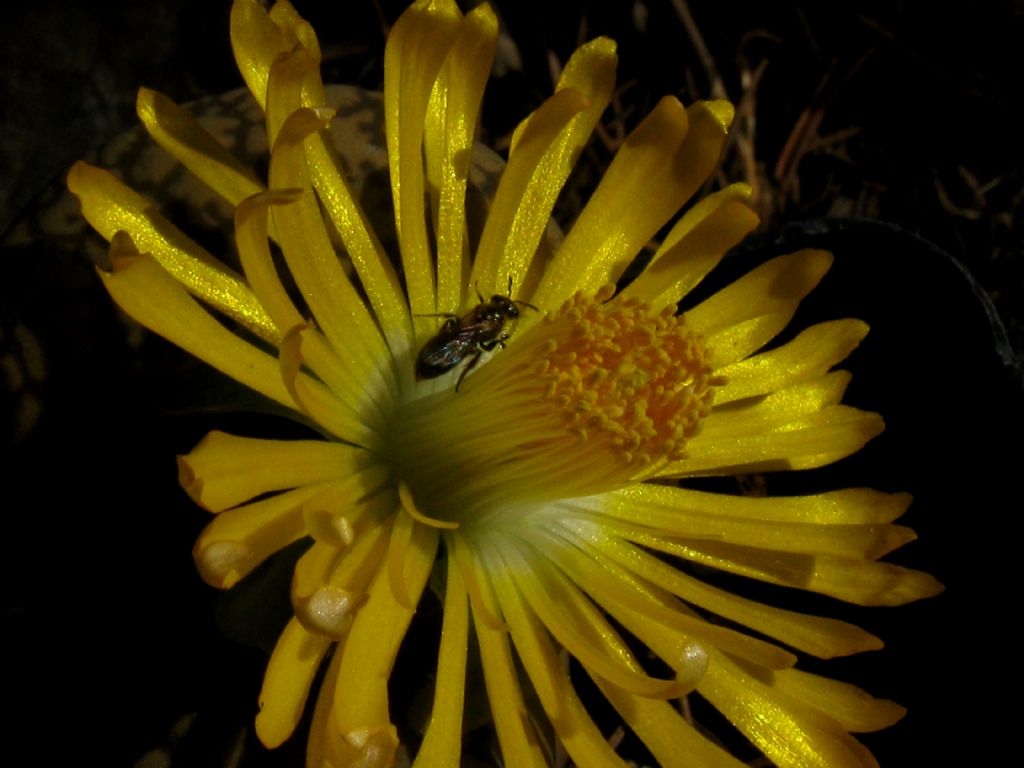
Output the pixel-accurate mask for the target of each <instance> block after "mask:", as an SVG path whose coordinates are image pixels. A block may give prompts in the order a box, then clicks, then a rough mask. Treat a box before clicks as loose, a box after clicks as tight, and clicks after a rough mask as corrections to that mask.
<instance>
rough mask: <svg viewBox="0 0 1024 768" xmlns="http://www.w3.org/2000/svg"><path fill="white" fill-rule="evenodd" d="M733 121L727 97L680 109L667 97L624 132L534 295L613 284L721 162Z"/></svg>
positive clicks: (544, 299) (547, 302) (556, 300)
mask: <svg viewBox="0 0 1024 768" xmlns="http://www.w3.org/2000/svg"><path fill="white" fill-rule="evenodd" d="M731 122H732V106H731V105H729V104H727V103H726V102H698V103H697V104H694V105H693V106H691V107H690V108H689V109H684V108H683V105H682V104H680V103H679V101H678V100H677V99H675V98H674V97H671V96H667V97H665V98H664V99H662V100H661V101H660V102H659V103H658V106H657V107H655V109H654V110H653V111H652V112H651V113H650V114H649V115H648V116H647V117H645V118H644V120H643V122H641V123H640V125H638V126H637V127H636V129H635V130H634V131H633V132H632V133H631V134H630V135H629V137H628V138H627V139H626V141H625V143H624V144H623V145H622V147H621V148H620V149H619V151H618V153H616V155H615V159H614V160H612V163H611V165H610V166H609V167H608V170H607V171H606V172H605V174H604V177H603V178H602V179H601V183H600V184H599V185H598V187H597V189H596V190H595V191H594V194H593V195H592V196H591V198H590V201H589V202H588V203H587V206H586V207H585V208H584V209H583V212H582V213H581V214H580V216H579V218H578V219H577V220H576V223H575V224H573V227H572V229H571V230H570V232H569V234H568V235H567V236H566V238H565V242H564V243H562V247H561V248H560V249H559V251H558V254H557V255H556V256H555V259H554V261H553V262H552V263H551V265H550V266H549V267H548V269H547V271H546V272H545V275H544V280H543V282H542V283H541V286H540V288H539V289H538V291H537V293H536V294H534V296H533V302H534V303H536V304H537V306H539V307H541V308H543V309H551V308H553V307H554V306H556V305H558V304H561V302H562V301H564V300H565V299H567V298H569V296H571V295H572V294H573V293H575V292H576V291H584V292H594V291H596V290H597V289H598V288H600V287H601V286H603V285H606V284H608V283H614V282H615V281H616V280H617V279H618V278H619V277H620V276H621V275H622V273H623V271H624V270H625V268H626V267H627V266H628V265H629V263H630V262H631V261H632V260H633V258H634V257H635V256H636V255H637V254H638V253H639V252H640V249H641V248H642V247H643V246H644V245H645V244H646V243H647V241H648V240H650V239H651V238H652V237H654V235H655V234H656V233H657V231H658V230H659V229H661V227H662V226H664V225H665V223H666V222H668V220H669V219H670V218H671V217H672V216H673V215H675V214H676V212H677V211H678V210H679V209H680V208H681V207H682V205H683V203H685V202H686V201H687V200H688V199H689V198H690V196H691V195H693V193H694V192H696V191H697V189H698V188H699V187H700V185H701V184H702V183H703V182H704V179H706V178H707V176H708V174H710V173H711V171H712V169H713V168H714V166H715V163H717V162H718V156H719V153H720V152H721V148H722V145H723V143H724V142H725V134H726V131H727V130H728V127H729V124H730V123H731Z"/></svg>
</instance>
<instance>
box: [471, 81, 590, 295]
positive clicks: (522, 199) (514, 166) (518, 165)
mask: <svg viewBox="0 0 1024 768" xmlns="http://www.w3.org/2000/svg"><path fill="white" fill-rule="evenodd" d="M589 106H590V104H589V102H587V101H586V99H585V98H584V96H583V94H581V93H580V92H579V91H577V90H575V89H573V88H564V89H562V90H560V91H557V92H556V93H555V94H554V95H553V96H552V97H551V98H549V99H548V100H547V101H545V102H544V103H543V104H541V106H540V107H539V108H538V109H537V110H536V111H535V112H534V113H533V114H532V115H531V116H530V117H529V119H528V121H527V122H526V123H525V127H524V128H523V129H522V132H521V134H520V137H519V142H518V143H517V144H516V147H515V151H514V152H513V153H512V154H511V155H510V156H509V161H508V165H506V166H505V170H504V171H503V172H502V174H501V181H500V182H499V183H498V191H497V193H496V194H495V196H494V201H493V202H492V203H491V207H490V210H489V211H488V214H487V221H486V223H485V224H484V231H483V233H482V234H481V236H480V245H479V247H478V248H477V254H476V259H475V260H474V262H473V274H472V278H471V280H470V282H471V283H472V285H473V286H474V287H479V289H480V290H481V291H482V292H485V293H488V294H490V293H494V292H496V291H507V290H508V282H507V281H508V278H509V277H511V278H512V284H513V293H517V289H518V288H520V287H521V285H522V279H523V275H524V274H525V273H526V270H527V269H528V268H529V266H530V262H531V261H532V259H533V254H534V252H535V251H536V250H537V247H538V245H539V244H540V240H541V237H542V236H543V234H544V230H545V228H546V227H547V225H548V219H549V217H550V214H551V207H552V206H554V203H555V198H556V197H557V195H558V192H559V191H560V190H561V186H560V185H561V184H562V183H564V175H565V174H560V173H559V171H560V170H561V168H562V167H565V166H568V167H567V168H566V173H567V172H568V170H570V169H571V167H572V166H571V163H572V161H573V160H575V156H566V153H565V144H566V137H567V136H570V137H571V136H572V135H573V133H574V131H573V128H574V127H575V126H576V124H577V123H576V122H575V120H576V118H577V116H579V115H581V114H585V113H586V111H587V109H588V107H589ZM556 184H557V185H559V186H555V185H556Z"/></svg>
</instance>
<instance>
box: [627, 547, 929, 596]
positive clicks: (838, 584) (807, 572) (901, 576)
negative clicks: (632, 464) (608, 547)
mask: <svg viewBox="0 0 1024 768" xmlns="http://www.w3.org/2000/svg"><path fill="white" fill-rule="evenodd" d="M625 536H626V538H628V539H629V540H630V541H634V542H636V543H637V544H641V545H643V546H645V547H650V548H652V549H656V550H659V551H661V552H666V553H668V554H671V555H676V556H678V557H682V558H685V559H687V560H692V561H694V562H696V563H701V564H703V565H708V566H711V567H712V568H719V569H721V570H723V571H727V572H729V573H735V574H739V575H741V576H749V577H750V578H753V579H758V580H760V581H766V582H768V583H770V584H781V585H783V586H788V587H796V588H798V589H805V590H807V591H809V592H819V593H821V594H824V595H831V596H832V597H835V598H838V599H839V600H845V601H847V602H850V603H856V604H858V605H903V604H904V603H909V602H913V601H914V600H921V599H922V598H925V597H932V596H934V595H937V594H939V593H940V592H941V591H942V589H943V587H942V585H941V584H940V583H939V582H938V581H936V580H935V578H933V577H932V576H930V575H928V574H927V573H923V572H921V571H914V570H911V569H909V568H903V567H901V566H898V565H892V564H890V563H882V562H877V561H870V560H850V559H847V558H840V557H829V556H820V557H815V556H811V555H796V554H787V553H780V552H764V551H762V550H757V549H752V548H750V547H739V546H734V545H731V544H724V543H719V542H713V541H692V540H691V541H686V542H683V541H667V540H664V539H661V538H659V537H658V536H652V535H649V534H645V533H641V532H639V531H637V532H628V533H626V534H625Z"/></svg>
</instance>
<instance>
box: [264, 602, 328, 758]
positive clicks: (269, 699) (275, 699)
mask: <svg viewBox="0 0 1024 768" xmlns="http://www.w3.org/2000/svg"><path fill="white" fill-rule="evenodd" d="M330 645H331V641H330V640H329V639H328V638H326V637H323V636H322V635H314V634H312V633H311V632H309V631H308V630H307V629H306V628H305V627H303V626H302V625H301V624H300V623H299V620H298V619H292V620H291V621H289V622H288V624H287V626H285V628H284V632H282V633H281V636H280V637H279V638H278V639H277V644H276V645H275V646H274V652H273V653H272V654H271V655H270V661H269V662H267V671H266V674H265V675H264V677H263V687H262V688H261V689H260V699H259V701H260V711H259V714H257V715H256V736H257V737H259V740H260V741H261V742H262V743H263V745H264V746H265V747H269V748H270V749H273V748H274V747H278V746H280V745H281V744H283V743H284V742H285V741H286V740H287V739H288V737H289V736H291V735H292V732H293V731H294V730H295V726H296V725H297V724H298V722H299V718H301V717H302V711H303V709H305V707H306V698H307V697H308V696H309V689H310V687H311V686H312V685H313V676H314V675H315V674H316V671H317V669H319V667H320V663H321V662H322V661H323V658H324V656H325V655H326V653H327V649H328V648H329V647H330Z"/></svg>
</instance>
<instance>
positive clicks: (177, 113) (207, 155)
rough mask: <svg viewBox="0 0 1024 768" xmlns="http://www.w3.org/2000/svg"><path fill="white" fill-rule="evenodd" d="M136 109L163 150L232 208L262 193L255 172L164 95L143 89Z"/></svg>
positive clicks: (147, 129) (140, 90) (140, 91)
mask: <svg viewBox="0 0 1024 768" xmlns="http://www.w3.org/2000/svg"><path fill="white" fill-rule="evenodd" d="M135 110H136V112H138V115H139V119H140V120H141V121H142V124H143V125H144V126H145V127H146V131H147V132H148V133H149V135H150V136H152V137H153V139H154V140H155V141H156V142H157V143H158V144H159V145H160V146H161V147H163V148H164V149H165V150H166V151H167V152H168V153H169V154H170V155H172V156H173V157H174V158H175V159H176V160H177V161H178V162H180V163H181V164H182V165H184V166H185V167H186V168H188V169H189V170H190V171H192V173H194V174H195V175H196V176H197V177H198V178H199V180H200V181H202V182H203V183H204V184H205V185H206V186H208V187H210V189H212V190H214V191H215V192H216V193H217V194H218V195H220V196H221V197H223V198H224V199H225V200H227V201H228V202H229V203H231V204H232V205H238V204H239V203H240V202H242V201H243V200H244V199H245V198H247V197H249V196H250V195H254V194H256V193H258V192H261V191H263V185H262V184H260V183H259V182H258V181H257V180H256V178H255V177H254V176H253V174H252V171H250V170H249V169H248V168H246V167H245V166H244V165H242V163H240V162H239V161H238V159H237V158H235V156H234V155H233V154H231V153H230V152H228V150H227V149H225V148H224V147H223V146H222V145H221V143H220V142H219V141H217V140H216V139H215V138H213V136H211V135H210V134H209V133H208V132H207V131H206V129H205V128H203V127H202V126H201V125H199V123H197V122H196V121H195V120H194V119H193V118H192V116H191V115H190V114H189V113H188V112H187V111H186V110H184V109H182V108H181V107H179V106H178V105H177V104H175V103H174V102H173V101H171V100H170V99H169V98H167V97H166V96H164V95H163V94H162V93H157V92H156V91H152V90H150V89H148V88H140V89H139V95H138V98H137V99H136V102H135Z"/></svg>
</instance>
